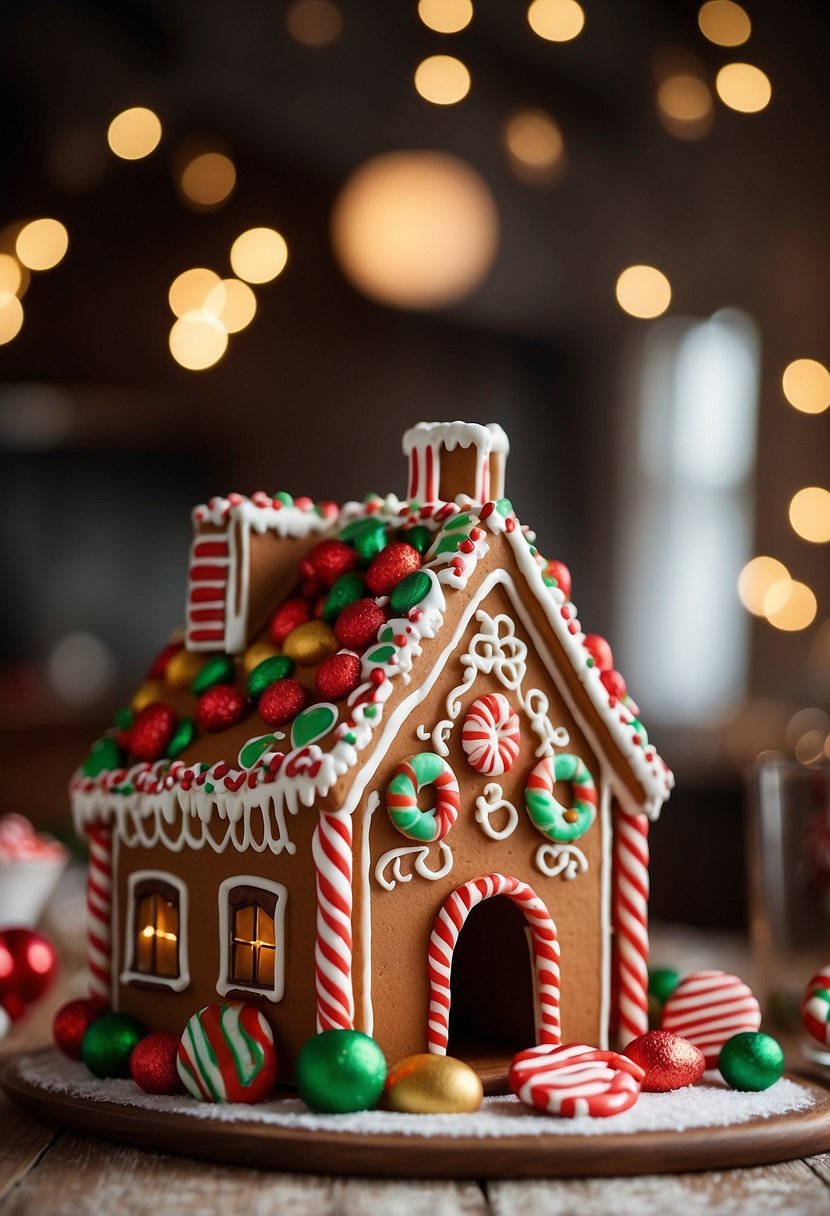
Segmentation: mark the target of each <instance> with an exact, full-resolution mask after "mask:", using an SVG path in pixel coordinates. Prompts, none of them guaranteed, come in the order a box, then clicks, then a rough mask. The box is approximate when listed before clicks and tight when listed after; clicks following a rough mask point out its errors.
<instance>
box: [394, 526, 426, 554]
mask: <svg viewBox="0 0 830 1216" xmlns="http://www.w3.org/2000/svg"><path fill="white" fill-rule="evenodd" d="M401 540H405V541H406V543H407V544H408V545H411V546H412V548H413V549H417V550H418V552H419V553H420V555H421V557H423V556H424V554H425V553H426V551H427V549H428V548H429V547H430V545H431V544H432V533H431V532H430V530H429V528H425V527H424V526H423V524H417V525H416V526H415V527H414V528H407V529H406V531H405V532H402V533H401Z"/></svg>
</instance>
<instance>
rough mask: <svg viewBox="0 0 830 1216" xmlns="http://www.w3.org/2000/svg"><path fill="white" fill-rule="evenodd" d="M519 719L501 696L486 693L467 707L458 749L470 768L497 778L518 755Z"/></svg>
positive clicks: (499, 694) (508, 767)
mask: <svg viewBox="0 0 830 1216" xmlns="http://www.w3.org/2000/svg"><path fill="white" fill-rule="evenodd" d="M519 744H520V737H519V715H518V714H517V713H516V711H515V709H512V708H511V705H510V702H509V701H508V700H507V697H505V696H502V694H501V693H498V692H496V693H488V694H487V695H486V696H484V697H479V698H478V700H477V701H474V702H473V704H472V705H471V707H470V709H469V711H468V713H467V716H466V718H465V719H464V726H463V727H462V730H461V746H462V747H463V748H464V754H465V756H466V757H467V763H468V764H469V766H470V768H474V769H475V771H476V772H477V773H482V774H484V776H486V777H500V776H501V774H502V773H506V772H507V771H508V770H509V769H511V768H512V767H513V765H514V763H515V761H516V757H517V756H518V754H519Z"/></svg>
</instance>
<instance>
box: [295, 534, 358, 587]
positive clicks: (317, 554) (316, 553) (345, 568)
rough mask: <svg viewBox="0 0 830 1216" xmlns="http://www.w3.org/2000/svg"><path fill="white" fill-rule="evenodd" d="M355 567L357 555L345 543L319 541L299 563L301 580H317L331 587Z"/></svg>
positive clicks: (339, 541) (340, 541)
mask: <svg viewBox="0 0 830 1216" xmlns="http://www.w3.org/2000/svg"><path fill="white" fill-rule="evenodd" d="M356 565H357V553H356V552H355V550H354V549H352V548H351V547H350V546H349V545H347V544H346V542H345V541H342V540H321V541H319V542H318V544H316V545H315V546H314V548H313V549H312V550H311V551H310V552H309V553H308V554H307V555H306V557H305V558H303V560H302V561H301V562H300V574H301V575H302V577H303V578H317V579H319V580H320V582H321V583H322V584H323V586H324V587H332V586H334V584H335V583H336V582H337V580H338V579H339V578H340V576H341V575H343V574H348V573H349V571H350V570H354V568H355V566H356Z"/></svg>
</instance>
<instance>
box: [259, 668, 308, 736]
mask: <svg viewBox="0 0 830 1216" xmlns="http://www.w3.org/2000/svg"><path fill="white" fill-rule="evenodd" d="M307 704H308V693H307V692H306V690H305V688H304V687H303V685H302V684H300V683H299V682H298V681H297V680H290V679H284V680H277V681H275V683H273V684H269V685H268V687H267V688H266V689H265V692H264V693H263V694H262V696H261V697H260V698H259V701H258V702H257V709H258V710H259V712H260V716H261V717H262V720H263V722H264V723H265V724H266V725H267V726H284V725H285V723H286V722H291V721H293V720H294V718H296V716H297V714H298V713H300V711H301V710H303V709H305V707H306V705H307Z"/></svg>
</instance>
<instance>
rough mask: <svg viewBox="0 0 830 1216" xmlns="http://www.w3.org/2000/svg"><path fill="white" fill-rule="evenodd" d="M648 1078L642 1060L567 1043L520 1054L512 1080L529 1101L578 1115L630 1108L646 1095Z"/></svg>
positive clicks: (555, 1111)
mask: <svg viewBox="0 0 830 1216" xmlns="http://www.w3.org/2000/svg"><path fill="white" fill-rule="evenodd" d="M644 1076H645V1073H644V1071H643V1069H642V1068H641V1067H640V1065H639V1064H635V1062H634V1061H633V1060H629V1059H628V1058H627V1057H626V1056H621V1055H618V1054H617V1052H616V1051H600V1050H599V1049H598V1048H596V1047H586V1046H585V1044H584V1043H566V1044H564V1045H563V1046H561V1047H553V1046H551V1045H549V1044H542V1045H541V1046H540V1047H531V1048H530V1050H529V1051H521V1052H519V1054H518V1055H517V1056H515V1057H514V1059H513V1063H512V1064H511V1065H510V1072H509V1074H508V1080H509V1082H510V1088H511V1089H512V1090H513V1093H514V1094H515V1095H516V1097H517V1098H520V1099H521V1101H522V1102H524V1103H526V1105H528V1106H535V1107H537V1109H538V1110H544V1111H547V1112H548V1114H551V1115H562V1116H564V1117H565V1118H568V1119H573V1118H574V1117H575V1116H576V1115H593V1116H594V1117H604V1116H606V1115H618V1114H620V1112H621V1111H624V1110H628V1108H629V1106H633V1105H634V1103H635V1102H636V1101H637V1099H638V1098H639V1096H640V1085H641V1082H642V1080H643V1077H644Z"/></svg>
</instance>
